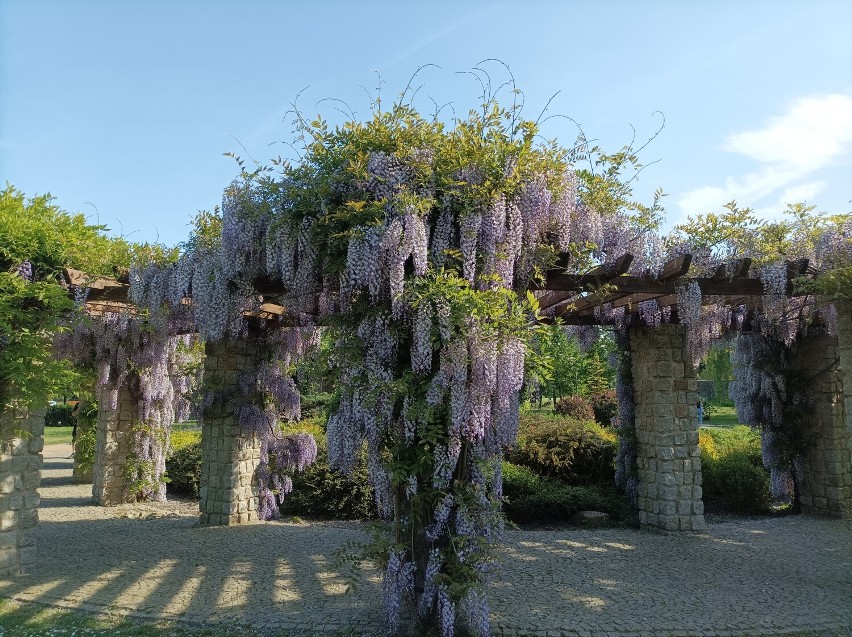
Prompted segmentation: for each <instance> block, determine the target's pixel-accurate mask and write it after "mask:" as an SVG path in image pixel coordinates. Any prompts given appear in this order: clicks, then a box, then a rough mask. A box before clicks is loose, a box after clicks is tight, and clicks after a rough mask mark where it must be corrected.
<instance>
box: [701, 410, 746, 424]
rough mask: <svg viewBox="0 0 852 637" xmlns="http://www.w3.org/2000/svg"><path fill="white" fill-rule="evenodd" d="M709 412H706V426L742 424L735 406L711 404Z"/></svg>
mask: <svg viewBox="0 0 852 637" xmlns="http://www.w3.org/2000/svg"><path fill="white" fill-rule="evenodd" d="M707 412H708V413H705V414H704V424H703V425H702V426H704V427H736V426H737V425H739V424H741V423H740V419H739V418H737V410H736V408H735V407H733V406H730V407H728V406H721V407H720V406H717V405H710V408H709V409H708V410H707Z"/></svg>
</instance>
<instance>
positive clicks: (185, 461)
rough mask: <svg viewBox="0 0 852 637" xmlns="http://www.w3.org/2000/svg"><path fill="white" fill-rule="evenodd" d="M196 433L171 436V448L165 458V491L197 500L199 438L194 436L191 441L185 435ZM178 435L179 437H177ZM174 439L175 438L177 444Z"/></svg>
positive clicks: (181, 433) (199, 466)
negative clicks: (166, 479) (166, 478)
mask: <svg viewBox="0 0 852 637" xmlns="http://www.w3.org/2000/svg"><path fill="white" fill-rule="evenodd" d="M195 433H196V432H189V431H187V432H175V433H173V434H172V441H171V447H170V450H169V454H168V456H166V476H167V477H168V482H167V483H166V491H167V492H168V493H179V494H181V495H188V496H192V497H195V498H197V497H198V486H199V483H200V481H201V436H200V435H198V434H196V435H195V436H192V437H194V438H195V440H194V441H193V440H191V439H190V436H188V435H186V434H195ZM178 434H180V435H178ZM175 438H177V444H175V443H176V440H175Z"/></svg>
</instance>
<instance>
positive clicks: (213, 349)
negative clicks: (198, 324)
mask: <svg viewBox="0 0 852 637" xmlns="http://www.w3.org/2000/svg"><path fill="white" fill-rule="evenodd" d="M204 347H205V354H206V358H205V360H204V391H203V394H202V395H207V394H208V392H212V393H213V394H214V395H215V396H216V398H215V400H213V401H212V404H210V405H209V406H206V407H205V409H204V413H203V414H202V417H201V483H200V487H199V495H200V496H201V502H200V507H201V524H209V525H216V524H226V525H230V524H243V523H246V522H254V521H256V520H258V519H259V518H258V514H257V506H258V486H257V479H256V477H255V470H256V469H257V465H258V463H259V462H260V441H259V440H258V439H257V437H256V436H252V435H246V434H243V432H242V431H241V430H240V424H239V416H238V415H237V414H236V413H235V411H236V407H237V406H238V405H239V402H238V399H235V398H236V397H238V396H239V395H240V393H241V392H240V387H239V378H240V374H242V373H244V372H251V371H252V370H253V369H255V368H256V364H257V363H256V361H257V351H258V345H257V339H256V338H255V337H253V336H249V337H247V338H240V339H234V340H223V341H221V342H219V343H210V342H208V343H206V344H205V346H204Z"/></svg>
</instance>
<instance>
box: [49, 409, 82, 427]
mask: <svg viewBox="0 0 852 637" xmlns="http://www.w3.org/2000/svg"><path fill="white" fill-rule="evenodd" d="M72 411H74V406H73V405H50V406H49V407H48V408H47V411H46V412H45V414H44V426H45V427H73V426H74V425H76V424H77V421H76V419H75V418H74V416H72V415H71V412H72Z"/></svg>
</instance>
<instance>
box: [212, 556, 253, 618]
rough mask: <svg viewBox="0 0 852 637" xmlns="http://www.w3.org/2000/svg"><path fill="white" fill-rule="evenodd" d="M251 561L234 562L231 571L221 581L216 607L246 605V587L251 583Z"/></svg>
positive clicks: (224, 607)
mask: <svg viewBox="0 0 852 637" xmlns="http://www.w3.org/2000/svg"><path fill="white" fill-rule="evenodd" d="M252 569H253V564H252V563H251V562H234V564H233V566H231V572H230V573H228V575H227V577H225V579H224V581H223V582H222V590H221V591H220V593H219V599H217V600H216V604H215V606H216V608H219V609H227V608H237V607H241V606H246V605H247V604H248V595H247V593H248V589H249V587H250V586H251V585H252Z"/></svg>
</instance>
